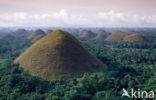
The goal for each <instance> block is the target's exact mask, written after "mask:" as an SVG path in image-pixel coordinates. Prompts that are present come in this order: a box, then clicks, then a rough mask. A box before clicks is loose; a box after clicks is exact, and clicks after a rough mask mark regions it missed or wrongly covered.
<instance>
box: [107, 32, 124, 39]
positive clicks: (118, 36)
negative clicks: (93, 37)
mask: <svg viewBox="0 0 156 100" xmlns="http://www.w3.org/2000/svg"><path fill="white" fill-rule="evenodd" d="M125 36H126V34H124V33H123V32H121V31H118V30H117V31H114V32H113V33H112V34H111V35H110V36H109V37H107V38H106V40H108V41H122V40H123V39H124V37H125Z"/></svg>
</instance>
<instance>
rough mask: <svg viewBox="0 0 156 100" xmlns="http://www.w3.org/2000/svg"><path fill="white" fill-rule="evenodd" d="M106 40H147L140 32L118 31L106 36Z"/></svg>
mask: <svg viewBox="0 0 156 100" xmlns="http://www.w3.org/2000/svg"><path fill="white" fill-rule="evenodd" d="M106 40H108V41H129V42H147V39H146V37H145V36H143V35H141V34H125V33H122V32H120V31H115V32H113V33H112V34H111V35H110V36H109V37H108V38H106Z"/></svg>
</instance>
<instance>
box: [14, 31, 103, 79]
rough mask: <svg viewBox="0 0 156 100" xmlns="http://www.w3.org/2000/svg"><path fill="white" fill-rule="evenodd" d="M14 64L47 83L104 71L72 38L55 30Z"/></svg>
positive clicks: (100, 64) (100, 63)
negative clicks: (47, 81)
mask: <svg viewBox="0 0 156 100" xmlns="http://www.w3.org/2000/svg"><path fill="white" fill-rule="evenodd" d="M14 62H15V63H19V64H20V65H21V66H22V67H23V68H24V69H25V70H26V71H28V72H29V73H31V74H32V75H34V76H39V77H42V78H43V79H46V80H60V79H67V78H70V77H74V76H75V77H77V76H80V75H82V73H84V72H95V71H103V70H104V69H105V68H106V65H104V64H103V63H102V62H101V61H99V60H98V59H97V58H96V57H95V56H93V55H92V54H90V53H89V52H88V51H87V50H86V49H84V47H83V46H82V44H81V43H80V42H79V41H78V40H77V39H76V38H75V37H73V36H72V35H70V34H69V33H68V32H66V31H63V30H55V31H54V32H52V33H50V34H48V35H47V36H45V37H44V38H42V39H40V40H39V41H37V42H36V43H34V44H33V45H32V46H31V47H30V48H28V49H27V50H26V51H25V52H24V53H23V54H21V55H20V56H19V57H18V58H17V59H16V60H15V61H14Z"/></svg>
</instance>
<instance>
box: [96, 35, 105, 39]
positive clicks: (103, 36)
mask: <svg viewBox="0 0 156 100" xmlns="http://www.w3.org/2000/svg"><path fill="white" fill-rule="evenodd" d="M105 38H106V36H105V35H104V34H98V35H97V36H96V37H95V39H98V40H104V39H105Z"/></svg>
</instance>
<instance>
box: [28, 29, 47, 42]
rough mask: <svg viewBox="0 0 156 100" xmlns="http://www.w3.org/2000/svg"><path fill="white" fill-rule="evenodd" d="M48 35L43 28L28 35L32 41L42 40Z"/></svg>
mask: <svg viewBox="0 0 156 100" xmlns="http://www.w3.org/2000/svg"><path fill="white" fill-rule="evenodd" d="M44 36H46V34H45V32H44V31H42V30H41V29H37V30H36V31H34V32H33V33H32V34H30V35H29V36H28V39H30V40H31V41H32V42H36V41H38V40H40V39H41V38H42V37H44Z"/></svg>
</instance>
